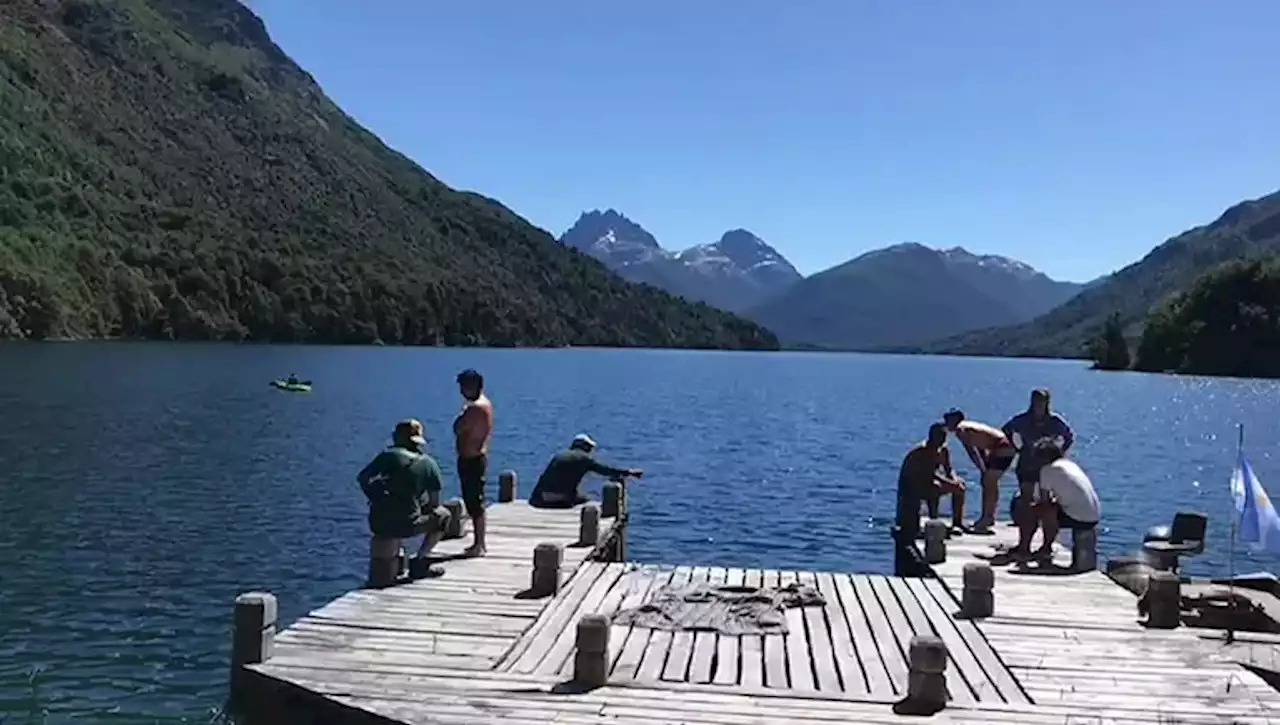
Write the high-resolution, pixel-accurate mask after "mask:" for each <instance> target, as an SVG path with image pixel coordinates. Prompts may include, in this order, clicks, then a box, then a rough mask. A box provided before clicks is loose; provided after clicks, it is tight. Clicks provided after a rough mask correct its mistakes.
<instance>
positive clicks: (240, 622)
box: [231, 592, 279, 708]
mask: <svg viewBox="0 0 1280 725" xmlns="http://www.w3.org/2000/svg"><path fill="white" fill-rule="evenodd" d="M278 612H279V609H278V606H277V603H276V595H274V594H271V593H270V592H246V593H244V594H241V595H240V596H238V597H236V603H235V613H234V615H233V617H232V631H231V704H232V707H233V708H234V707H237V706H240V705H243V704H244V700H245V694H246V693H245V692H244V674H243V672H244V667H245V665H256V664H261V663H263V662H266V661H267V660H268V659H271V655H272V652H273V651H274V648H275V639H276V615H277V614H278Z"/></svg>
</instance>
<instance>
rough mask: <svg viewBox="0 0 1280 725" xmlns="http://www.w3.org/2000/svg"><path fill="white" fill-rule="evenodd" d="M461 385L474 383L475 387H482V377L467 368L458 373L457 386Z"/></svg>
mask: <svg viewBox="0 0 1280 725" xmlns="http://www.w3.org/2000/svg"><path fill="white" fill-rule="evenodd" d="M463 383H475V384H476V385H481V386H483V385H484V376H483V375H481V374H480V373H479V372H478V371H476V370H474V369H472V368H467V369H466V370H463V371H462V372H460V373H458V384H459V385H461V384H463Z"/></svg>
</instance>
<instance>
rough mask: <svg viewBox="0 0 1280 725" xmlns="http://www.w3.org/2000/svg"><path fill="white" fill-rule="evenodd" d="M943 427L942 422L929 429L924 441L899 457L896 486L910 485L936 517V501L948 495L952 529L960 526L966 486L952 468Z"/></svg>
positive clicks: (961, 526)
mask: <svg viewBox="0 0 1280 725" xmlns="http://www.w3.org/2000/svg"><path fill="white" fill-rule="evenodd" d="M946 435H947V434H946V430H945V429H944V428H943V427H942V425H941V424H935V425H933V426H930V428H929V436H928V438H927V439H926V440H924V441H921V442H920V443H917V444H916V445H915V446H913V447H912V448H911V450H910V451H908V452H907V455H906V457H904V458H903V460H902V469H901V471H900V473H899V474H898V475H899V476H900V478H901V480H900V482H899V485H900V486H902V485H906V486H909V487H911V489H912V490H913V491H915V492H916V494H917V495H918V496H919V498H921V499H923V500H924V501H925V503H926V505H927V506H928V508H929V517H930V518H937V516H938V503H939V500H940V499H941V498H942V496H943V495H944V494H951V518H952V528H954V529H956V530H960V529H963V526H964V498H965V486H964V482H963V481H961V480H960V479H959V478H958V477H957V476H956V475H955V471H953V470H952V468H951V454H950V452H949V451H948V450H947V445H946Z"/></svg>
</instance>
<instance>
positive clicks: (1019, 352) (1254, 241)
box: [916, 192, 1280, 357]
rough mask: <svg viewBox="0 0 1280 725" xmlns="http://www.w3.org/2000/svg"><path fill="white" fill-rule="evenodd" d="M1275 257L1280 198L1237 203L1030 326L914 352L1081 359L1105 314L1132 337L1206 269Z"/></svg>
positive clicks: (977, 334) (974, 335) (959, 338)
mask: <svg viewBox="0 0 1280 725" xmlns="http://www.w3.org/2000/svg"><path fill="white" fill-rule="evenodd" d="M1276 252H1280V192H1276V193H1273V194H1270V195H1268V196H1264V197H1261V198H1259V199H1254V200H1252V201H1246V202H1244V203H1241V204H1237V205H1236V206H1233V207H1231V208H1230V209H1228V210H1227V211H1226V212H1225V213H1223V214H1222V216H1221V217H1219V218H1218V219H1217V220H1216V221H1214V222H1213V223H1212V224H1209V225H1206V226H1202V227H1197V228H1195V229H1191V230H1189V231H1187V232H1184V233H1182V234H1179V235H1178V236H1176V237H1174V238H1172V239H1170V240H1168V241H1166V242H1165V243H1164V244H1161V245H1160V246H1158V247H1156V248H1155V249H1153V250H1151V252H1150V253H1149V254H1147V256H1145V257H1143V258H1142V259H1141V260H1139V261H1137V262H1135V263H1133V264H1131V265H1129V266H1128V267H1125V268H1124V269H1122V270H1120V271H1119V272H1116V273H1114V274H1112V275H1110V276H1108V277H1105V278H1103V279H1102V280H1100V281H1098V282H1096V283H1093V284H1091V285H1090V286H1089V287H1088V288H1086V289H1085V290H1084V291H1082V292H1081V293H1080V294H1079V295H1077V296H1075V297H1073V298H1072V299H1070V300H1069V301H1067V302H1066V304H1063V305H1062V306H1060V307H1057V308H1055V309H1053V310H1051V311H1049V312H1048V313H1046V314H1044V315H1041V316H1040V317H1037V318H1035V319H1034V320H1031V321H1030V322H1027V323H1024V324H1020V325H1015V326H1012V327H1003V328H994V329H985V330H981V331H977V332H972V333H967V334H963V335H958V336H955V337H951V338H948V339H944V340H939V341H937V342H933V343H929V344H927V345H924V346H922V347H921V348H918V349H917V350H916V351H918V352H935V353H952V354H963V355H1005V356H1037V357H1085V356H1086V355H1087V353H1086V352H1085V347H1086V345H1087V344H1088V342H1089V341H1090V340H1092V339H1093V338H1095V337H1096V336H1097V335H1098V334H1099V333H1100V332H1101V331H1102V329H1103V326H1104V325H1105V324H1106V320H1107V317H1108V316H1109V315H1111V314H1112V313H1113V312H1115V313H1119V315H1120V320H1121V322H1122V324H1123V325H1124V326H1125V328H1126V336H1128V337H1130V338H1136V337H1139V336H1140V335H1141V329H1140V328H1141V325H1142V322H1143V319H1144V318H1145V316H1146V314H1147V311H1148V310H1150V309H1151V307H1152V305H1154V304H1155V303H1157V302H1160V301H1162V300H1163V299H1164V298H1166V297H1168V296H1169V295H1171V294H1175V293H1178V292H1182V291H1185V290H1187V289H1189V288H1190V287H1191V285H1192V283H1193V282H1194V281H1195V280H1196V278H1197V277H1198V276H1200V275H1201V274H1202V273H1204V272H1205V271H1206V270H1208V269H1210V268H1212V267H1214V266H1216V265H1218V264H1222V263H1224V262H1229V261H1232V260H1238V259H1249V258H1256V257H1260V256H1265V255H1268V254H1272V253H1276Z"/></svg>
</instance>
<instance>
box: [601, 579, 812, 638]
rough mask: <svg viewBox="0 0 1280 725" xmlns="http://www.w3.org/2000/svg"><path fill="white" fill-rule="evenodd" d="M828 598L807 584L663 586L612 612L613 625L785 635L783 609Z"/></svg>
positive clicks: (809, 604) (804, 605)
mask: <svg viewBox="0 0 1280 725" xmlns="http://www.w3.org/2000/svg"><path fill="white" fill-rule="evenodd" d="M824 604H826V600H825V599H824V598H823V596H822V594H821V593H819V592H818V590H816V589H814V588H813V587H811V586H809V585H807V584H797V583H794V582H793V583H791V584H787V585H786V586H783V587H778V588H774V587H742V586H716V585H713V584H706V583H699V584H691V585H685V586H665V587H662V588H660V589H658V590H657V591H656V592H654V593H653V594H652V595H651V597H650V599H649V601H648V602H645V603H644V604H641V605H640V606H638V607H634V608H632V609H624V610H622V611H620V612H618V613H617V614H615V615H614V616H613V624H616V625H620V626H633V627H650V628H652V629H663V630H668V631H676V632H680V631H684V632H688V631H694V632H717V633H719V634H727V635H741V634H786V633H787V618H786V616H785V610H786V609H789V608H791V607H820V606H823V605H824Z"/></svg>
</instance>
